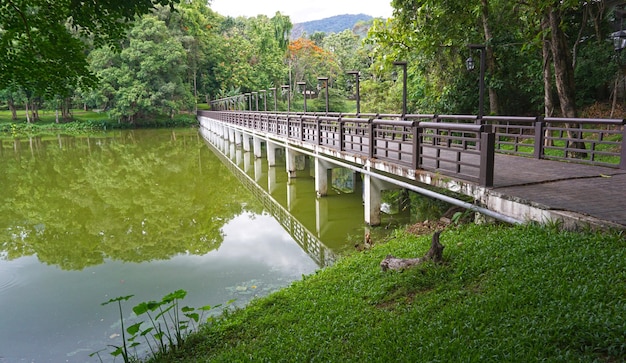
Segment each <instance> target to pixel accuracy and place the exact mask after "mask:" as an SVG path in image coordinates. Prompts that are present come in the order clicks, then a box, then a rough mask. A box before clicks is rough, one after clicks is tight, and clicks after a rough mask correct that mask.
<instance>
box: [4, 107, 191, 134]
mask: <svg viewBox="0 0 626 363" xmlns="http://www.w3.org/2000/svg"><path fill="white" fill-rule="evenodd" d="M39 115H40V117H41V119H40V120H39V121H37V122H32V123H28V122H27V121H26V114H25V113H24V111H23V110H22V111H20V112H18V115H17V116H18V119H17V120H12V119H11V112H10V111H0V136H5V135H9V136H11V137H17V136H30V135H39V134H45V133H58V132H62V133H69V134H71V133H72V132H83V131H88V130H116V129H130V128H140V127H185V126H191V125H196V124H197V120H196V118H195V115H194V114H180V115H177V116H175V117H174V118H168V117H161V118H150V119H145V120H138V121H137V122H135V123H133V124H130V123H121V122H118V121H117V120H113V119H111V118H109V115H108V114H107V113H106V112H95V111H83V110H73V111H72V117H73V118H72V120H71V121H69V122H59V123H56V116H55V112H54V111H45V110H42V111H40V112H39Z"/></svg>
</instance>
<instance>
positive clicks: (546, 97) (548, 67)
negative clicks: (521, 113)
mask: <svg viewBox="0 0 626 363" xmlns="http://www.w3.org/2000/svg"><path fill="white" fill-rule="evenodd" d="M549 29H550V19H549V18H548V16H547V14H544V16H543V17H542V19H541V30H542V31H543V36H542V38H543V39H542V40H543V41H542V47H541V53H542V56H543V102H544V106H543V107H544V116H545V117H552V116H553V115H554V96H553V94H552V51H551V47H550V39H549V37H548V30H549ZM549 136H550V131H549V130H546V131H545V134H544V141H543V143H544V146H553V145H554V142H553V141H552V139H550V138H549Z"/></svg>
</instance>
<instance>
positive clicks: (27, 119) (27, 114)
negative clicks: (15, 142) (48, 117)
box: [26, 99, 30, 123]
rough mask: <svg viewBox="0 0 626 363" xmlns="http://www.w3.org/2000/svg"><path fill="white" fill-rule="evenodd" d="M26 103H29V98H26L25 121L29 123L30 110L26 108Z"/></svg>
mask: <svg viewBox="0 0 626 363" xmlns="http://www.w3.org/2000/svg"><path fill="white" fill-rule="evenodd" d="M28 103H30V100H29V99H26V123H30V113H29V112H30V110H29V109H28Z"/></svg>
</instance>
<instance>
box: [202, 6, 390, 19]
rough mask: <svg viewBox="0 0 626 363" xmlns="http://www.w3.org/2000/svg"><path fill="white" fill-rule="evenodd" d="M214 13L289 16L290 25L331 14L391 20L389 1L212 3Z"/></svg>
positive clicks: (248, 15) (326, 16) (234, 15)
mask: <svg viewBox="0 0 626 363" xmlns="http://www.w3.org/2000/svg"><path fill="white" fill-rule="evenodd" d="M210 7H211V9H213V11H216V12H217V13H219V14H221V15H226V16H232V17H237V16H247V17H253V16H257V15H259V14H264V15H267V16H269V17H272V16H274V14H276V12H277V11H280V13H281V14H283V15H288V16H289V17H290V18H291V22H292V23H302V22H305V21H311V20H320V19H324V18H328V17H331V16H334V15H343V14H366V15H371V16H373V17H383V18H389V17H391V13H392V10H393V9H392V7H391V0H314V1H310V0H307V1H303V0H211V1H210Z"/></svg>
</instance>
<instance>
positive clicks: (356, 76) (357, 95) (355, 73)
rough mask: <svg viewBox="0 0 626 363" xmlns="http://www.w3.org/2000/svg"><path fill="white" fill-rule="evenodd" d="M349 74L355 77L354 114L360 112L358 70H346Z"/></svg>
mask: <svg viewBox="0 0 626 363" xmlns="http://www.w3.org/2000/svg"><path fill="white" fill-rule="evenodd" d="M346 73H347V74H349V75H352V76H354V77H355V78H356V114H357V115H358V114H360V113H361V97H360V94H359V92H360V91H359V88H360V87H359V78H360V73H359V71H348V72H346Z"/></svg>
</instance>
